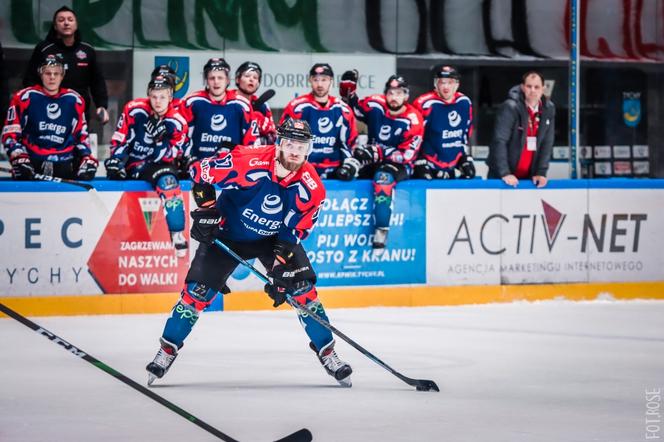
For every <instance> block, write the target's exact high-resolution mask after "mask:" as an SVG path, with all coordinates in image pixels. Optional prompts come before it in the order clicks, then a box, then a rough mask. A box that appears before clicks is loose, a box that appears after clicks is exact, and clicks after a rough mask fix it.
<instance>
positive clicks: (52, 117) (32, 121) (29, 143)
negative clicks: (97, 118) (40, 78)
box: [2, 86, 91, 162]
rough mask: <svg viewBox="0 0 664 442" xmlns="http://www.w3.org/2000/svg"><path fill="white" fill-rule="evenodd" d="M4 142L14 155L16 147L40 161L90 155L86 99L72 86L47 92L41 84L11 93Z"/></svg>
mask: <svg viewBox="0 0 664 442" xmlns="http://www.w3.org/2000/svg"><path fill="white" fill-rule="evenodd" d="M2 143H3V145H4V146H5V149H6V150H7V154H8V155H9V156H10V157H11V156H12V153H13V152H15V151H16V150H21V151H23V152H25V153H27V154H28V155H29V156H30V158H31V159H36V160H40V161H52V162H59V161H71V160H73V159H74V157H75V156H76V157H78V158H81V157H84V156H88V155H90V153H91V152H90V144H89V141H88V127H87V123H86V120H85V102H84V101H83V98H81V96H80V95H79V94H78V93H76V92H75V91H74V90H73V89H67V88H61V89H60V91H58V93H57V94H55V95H48V94H47V93H46V91H45V90H44V89H43V88H42V86H32V87H28V88H25V89H22V90H20V91H18V92H17V93H16V94H14V96H13V97H12V100H11V103H10V105H9V109H7V118H6V120H5V126H4V127H3V129H2Z"/></svg>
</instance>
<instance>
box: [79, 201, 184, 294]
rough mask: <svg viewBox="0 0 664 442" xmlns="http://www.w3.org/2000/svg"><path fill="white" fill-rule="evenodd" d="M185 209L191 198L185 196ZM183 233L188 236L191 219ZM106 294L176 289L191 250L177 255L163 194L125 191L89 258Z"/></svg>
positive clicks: (90, 268) (91, 269)
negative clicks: (166, 216)
mask: <svg viewBox="0 0 664 442" xmlns="http://www.w3.org/2000/svg"><path fill="white" fill-rule="evenodd" d="M184 204H185V213H189V201H188V199H187V198H185V199H184ZM185 235H186V236H187V238H188V236H189V226H188V221H187V225H186V227H185ZM88 267H89V270H90V274H91V275H92V277H93V278H94V279H95V280H96V281H97V283H98V284H99V287H100V288H101V289H102V290H103V292H104V293H157V292H177V291H179V290H180V288H181V286H182V284H183V283H184V278H185V275H186V273H187V269H188V267H189V252H187V255H186V256H185V257H182V258H178V257H177V256H176V255H175V249H174V248H173V244H172V243H171V239H170V234H169V232H168V227H167V225H166V218H165V215H164V210H163V205H162V202H161V199H160V198H159V197H158V196H157V195H156V193H155V192H125V193H123V195H122V197H121V198H120V201H119V202H118V204H117V206H116V207H115V210H114V211H113V214H112V215H111V219H110V220H109V222H108V224H107V225H106V228H105V229H104V232H103V233H102V235H101V237H100V238H99V241H98V242H97V245H96V246H95V249H94V251H93V253H92V255H91V256H90V259H89V260H88Z"/></svg>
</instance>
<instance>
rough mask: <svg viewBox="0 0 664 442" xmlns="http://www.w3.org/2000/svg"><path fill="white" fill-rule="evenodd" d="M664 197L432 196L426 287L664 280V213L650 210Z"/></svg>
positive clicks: (649, 192) (620, 193) (638, 192)
mask: <svg viewBox="0 0 664 442" xmlns="http://www.w3.org/2000/svg"><path fill="white" fill-rule="evenodd" d="M661 195H662V191H661V190H655V189H566V190H565V191H561V190H554V189H551V190H521V191H511V192H510V191H509V190H497V189H496V190H476V189H474V190H455V191H454V192H450V191H444V190H429V191H428V194H427V200H428V208H429V210H428V214H427V238H428V241H427V263H428V264H427V282H428V283H429V284H434V285H460V284H501V283H502V284H524V283H537V284H541V283H548V282H551V283H561V282H589V281H656V280H662V279H664V255H663V254H662V253H661V251H662V250H664V238H662V236H661V235H660V234H658V233H657V230H658V229H659V227H658V226H661V225H662V223H663V222H664V209H663V208H662V207H661V205H653V204H652V201H656V200H657V198H658V196H659V197H661ZM435 200H438V201H441V200H444V201H445V202H446V204H445V206H442V205H439V204H434V203H433V202H434V201H435ZM445 207H455V210H453V211H450V210H447V209H445Z"/></svg>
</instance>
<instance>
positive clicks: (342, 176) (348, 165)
mask: <svg viewBox="0 0 664 442" xmlns="http://www.w3.org/2000/svg"><path fill="white" fill-rule="evenodd" d="M361 167H362V165H361V164H360V162H359V161H358V160H357V159H355V158H352V157H351V158H346V159H345V160H344V162H343V164H342V165H341V166H339V167H338V168H337V169H336V170H335V171H334V174H335V176H336V177H337V179H339V180H341V181H351V180H352V179H354V178H355V177H356V176H357V173H358V172H359V171H360V168H361Z"/></svg>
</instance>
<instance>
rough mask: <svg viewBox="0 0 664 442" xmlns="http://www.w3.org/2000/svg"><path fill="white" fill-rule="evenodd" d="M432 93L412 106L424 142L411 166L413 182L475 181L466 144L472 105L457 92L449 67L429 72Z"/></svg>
mask: <svg viewBox="0 0 664 442" xmlns="http://www.w3.org/2000/svg"><path fill="white" fill-rule="evenodd" d="M433 78H434V87H435V90H433V91H431V92H427V93H426V94H423V95H420V96H419V97H418V98H417V99H416V100H415V101H414V102H413V105H414V106H415V107H416V108H417V109H418V110H419V111H420V112H421V113H422V116H423V117H424V123H425V130H424V142H423V143H422V149H421V150H420V157H419V159H418V160H417V162H416V165H415V177H416V178H425V179H429V180H430V179H432V178H455V177H456V171H457V170H458V171H459V176H460V177H461V178H474V177H475V164H474V163H473V158H472V157H471V156H470V152H469V150H468V149H469V143H470V136H471V135H472V132H473V104H472V102H471V101H470V98H468V97H467V96H465V95H464V94H462V93H460V92H457V90H458V89H459V81H460V79H461V76H460V75H459V72H458V71H457V70H456V69H454V68H453V67H451V66H445V65H437V66H435V67H434V69H433Z"/></svg>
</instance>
